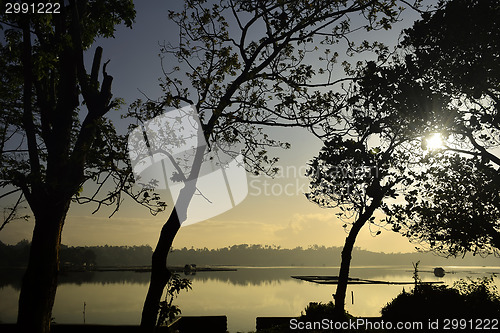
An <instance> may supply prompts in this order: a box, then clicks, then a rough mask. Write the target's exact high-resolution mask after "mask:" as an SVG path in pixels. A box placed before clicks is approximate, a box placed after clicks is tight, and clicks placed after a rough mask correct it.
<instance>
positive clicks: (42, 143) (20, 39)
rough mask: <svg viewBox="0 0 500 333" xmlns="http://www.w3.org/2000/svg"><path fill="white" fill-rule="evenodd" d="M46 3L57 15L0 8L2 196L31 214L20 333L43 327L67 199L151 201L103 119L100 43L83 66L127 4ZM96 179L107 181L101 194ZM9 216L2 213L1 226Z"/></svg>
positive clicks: (128, 18)
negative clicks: (135, 186) (92, 187)
mask: <svg viewBox="0 0 500 333" xmlns="http://www.w3.org/2000/svg"><path fill="white" fill-rule="evenodd" d="M29 3H30V2H28V4H29ZM29 8H32V7H29ZM53 8H54V10H56V8H57V11H58V13H54V14H44V15H37V14H31V13H24V14H23V13H19V14H14V13H12V14H7V13H5V12H2V14H0V22H1V23H2V30H4V40H3V41H2V45H1V48H0V52H1V53H2V55H3V56H4V57H1V58H2V59H1V61H0V65H1V68H0V71H1V73H2V80H1V87H0V92H1V96H0V103H1V108H0V109H1V111H0V112H2V117H1V120H0V135H1V137H0V139H1V145H0V148H1V161H2V169H1V170H0V173H1V176H0V179H1V180H0V186H1V187H2V188H3V190H4V194H2V196H1V198H2V199H3V200H9V196H10V195H17V196H18V197H17V198H18V199H17V200H16V199H15V200H14V202H15V204H14V207H13V209H12V212H15V211H16V208H19V207H20V204H21V203H22V202H23V201H24V200H26V202H27V204H28V205H29V209H30V210H31V213H32V214H33V216H34V220H35V227H34V230H33V237H32V240H31V242H32V243H31V248H30V258H29V263H28V266H27V269H26V272H25V275H24V278H23V282H22V289H21V294H20V297H19V311H18V326H19V330H20V331H21V332H49V331H50V321H51V311H52V306H53V303H54V298H55V293H56V287H57V275H58V271H59V249H60V243H61V233H62V229H63V225H64V221H65V218H66V214H67V212H68V209H69V207H70V204H71V202H73V201H78V202H95V203H97V205H98V208H99V207H100V206H102V205H113V204H116V205H117V206H116V209H118V206H119V204H120V202H121V194H120V193H121V192H120V190H122V191H124V192H125V193H129V194H130V195H132V196H133V197H134V198H135V199H137V200H138V201H141V202H142V203H143V204H145V205H147V204H149V202H145V201H143V200H141V197H138V196H137V195H134V194H133V193H132V192H131V191H132V181H133V177H132V174H131V169H130V166H129V164H127V162H128V158H127V157H128V156H127V155H126V152H125V149H124V147H126V138H125V137H124V136H120V135H118V134H117V133H116V132H115V130H114V128H113V125H112V124H111V123H110V121H109V120H106V118H105V115H106V114H107V113H108V112H109V111H110V110H112V109H116V108H118V107H119V105H120V103H119V100H113V99H112V94H111V85H112V80H113V77H112V76H111V75H109V74H108V73H107V71H106V65H107V62H106V63H104V65H103V66H102V76H103V79H102V81H101V82H99V70H100V68H101V57H102V52H103V50H102V48H100V47H98V48H97V49H96V52H95V55H94V60H93V63H92V68H91V71H90V73H89V72H87V70H86V68H85V65H84V52H85V50H87V49H88V48H89V47H90V46H91V44H92V43H94V41H95V39H96V38H98V37H112V36H113V33H114V27H115V26H116V25H117V24H120V23H124V24H125V25H126V26H128V27H131V25H132V22H133V20H134V17H135V11H134V7H133V3H132V1H126V0H110V1H69V3H68V2H64V4H63V3H62V2H57V3H54V6H53ZM87 181H94V182H97V184H98V185H99V186H98V189H97V191H96V193H94V194H93V195H92V194H91V195H90V196H87V195H86V192H85V191H83V192H82V190H83V185H84V183H86V182H87ZM104 183H106V184H107V185H106V186H110V184H113V185H114V186H115V187H114V190H112V191H111V192H110V193H108V194H106V195H104V196H103V197H101V196H99V195H98V194H100V193H101V192H102V191H101V190H102V188H103V186H104V185H103V184H104ZM158 208H162V207H158ZM152 209H154V207H152ZM15 217H16V214H9V215H7V220H5V221H4V222H3V223H2V226H4V225H5V224H6V223H8V222H10V221H12V220H13V218H15Z"/></svg>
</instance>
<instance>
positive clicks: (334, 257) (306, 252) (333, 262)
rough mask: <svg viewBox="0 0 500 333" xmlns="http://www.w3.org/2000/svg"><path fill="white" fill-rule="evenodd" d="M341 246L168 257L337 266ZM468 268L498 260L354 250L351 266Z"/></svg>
mask: <svg viewBox="0 0 500 333" xmlns="http://www.w3.org/2000/svg"><path fill="white" fill-rule="evenodd" d="M341 252H342V247H340V246H332V247H325V246H318V245H313V246H310V247H308V248H302V247H296V248H294V249H284V248H281V247H279V246H267V245H264V246H262V245H248V244H240V245H233V246H230V247H224V248H219V249H207V248H204V249H194V248H191V249H187V248H185V247H184V248H182V249H174V250H172V253H171V254H170V256H169V259H168V261H169V264H170V265H172V266H178V265H184V264H186V263H190V264H198V265H240V266H245V265H248V266H340V254H341ZM419 260H420V262H421V264H422V265H443V266H444V265H467V266H481V265H484V266H487V265H492V266H493V265H494V266H498V265H499V264H500V260H499V258H496V257H494V256H489V257H487V258H481V257H478V256H476V257H473V256H466V257H465V258H448V259H446V258H443V257H439V256H436V255H434V254H433V253H380V252H371V251H366V250H362V249H360V248H359V247H356V248H355V249H354V251H353V254H352V265H353V266H374V265H377V266H378V265H389V266H390V265H410V266H411V263H412V262H417V261H419Z"/></svg>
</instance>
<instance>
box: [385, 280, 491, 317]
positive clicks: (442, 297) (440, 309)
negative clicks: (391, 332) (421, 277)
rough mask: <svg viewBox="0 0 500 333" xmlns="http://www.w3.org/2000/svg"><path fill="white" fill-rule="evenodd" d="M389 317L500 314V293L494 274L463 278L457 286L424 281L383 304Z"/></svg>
mask: <svg viewBox="0 0 500 333" xmlns="http://www.w3.org/2000/svg"><path fill="white" fill-rule="evenodd" d="M381 313H382V318H384V319H387V320H394V321H396V320H402V319H405V320H413V319H436V318H440V319H444V318H450V319H452V318H460V319H462V318H464V319H473V318H498V317H500V296H499V295H498V292H497V290H496V287H495V286H494V285H493V278H483V279H477V280H475V281H474V280H471V279H468V280H463V279H462V280H460V281H458V282H456V283H455V284H454V285H453V287H448V286H435V285H430V284H425V283H423V282H420V283H418V284H416V286H415V288H414V289H413V290H412V291H410V292H405V290H404V289H403V292H402V293H401V294H399V295H398V296H397V297H396V298H394V299H393V300H392V301H391V302H389V303H388V304H387V305H385V306H384V307H383V308H382V311H381Z"/></svg>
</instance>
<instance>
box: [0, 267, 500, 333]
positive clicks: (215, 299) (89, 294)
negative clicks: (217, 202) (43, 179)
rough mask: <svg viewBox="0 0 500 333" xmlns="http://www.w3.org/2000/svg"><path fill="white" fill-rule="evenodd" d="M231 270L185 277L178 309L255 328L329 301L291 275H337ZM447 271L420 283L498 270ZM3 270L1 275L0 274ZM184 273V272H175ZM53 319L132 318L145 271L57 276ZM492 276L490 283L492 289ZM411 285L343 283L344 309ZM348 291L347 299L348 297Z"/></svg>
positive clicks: (380, 270)
mask: <svg viewBox="0 0 500 333" xmlns="http://www.w3.org/2000/svg"><path fill="white" fill-rule="evenodd" d="M234 268H236V269H237V271H234V272H227V271H222V272H198V273H196V274H195V275H189V276H187V277H189V278H190V279H191V280H192V287H193V290H191V291H189V292H187V293H186V292H182V293H181V295H180V296H179V298H178V299H176V300H175V301H174V304H177V305H179V306H180V308H181V310H182V314H183V315H226V316H227V320H228V330H229V332H231V333H233V332H249V331H255V318H256V317H259V316H298V315H300V312H301V311H303V310H304V308H305V307H306V306H307V304H308V303H309V302H324V303H326V302H328V301H330V300H332V293H334V292H335V285H320V284H315V283H311V282H306V281H300V280H296V279H293V278H291V277H290V276H291V275H338V267H234ZM443 268H444V269H445V271H447V272H449V273H447V274H446V275H445V276H444V277H442V278H438V277H435V276H434V274H433V273H432V269H433V267H426V266H422V267H419V269H420V270H421V272H420V277H421V279H422V280H423V281H443V282H444V283H445V284H450V285H451V284H453V282H454V281H456V280H458V279H460V278H465V277H470V278H472V279H476V278H478V277H483V276H491V275H492V273H496V274H498V273H500V267H483V266H481V267H471V266H468V267H464V266H461V267H459V266H443ZM7 273H8V274H7ZM412 274H413V269H412V267H411V266H404V267H403V266H372V267H353V268H352V269H351V277H357V278H364V279H372V280H384V281H404V282H410V281H412ZM181 275H182V276H183V277H184V274H181ZM20 277H21V273H20V272H2V274H1V276H0V300H1V301H0V322H3V323H10V322H15V320H16V313H17V300H18V297H19V288H20ZM59 280H60V281H59V287H58V290H57V296H56V301H55V305H54V310H53V317H54V318H55V321H56V322H57V323H76V324H78V323H83V303H84V302H85V303H86V322H87V323H89V324H90V323H92V324H129V325H137V324H138V323H139V322H140V315H141V310H142V304H143V302H144V298H145V295H146V291H147V286H148V282H149V273H136V272H81V273H65V274H62V275H61V276H60V279H59ZM499 280H500V279H499V278H495V284H496V285H497V287H500V281H499ZM403 287H404V288H405V289H406V290H408V289H410V288H412V286H411V285H408V286H402V285H350V286H349V287H348V292H347V298H346V308H347V310H348V311H349V312H350V313H351V314H353V315H355V316H379V315H380V309H381V308H382V306H384V305H385V304H386V303H387V302H389V301H390V300H391V299H392V298H394V297H396V295H397V294H399V293H400V292H401V290H402V289H403ZM351 291H352V292H353V296H354V299H352V295H351Z"/></svg>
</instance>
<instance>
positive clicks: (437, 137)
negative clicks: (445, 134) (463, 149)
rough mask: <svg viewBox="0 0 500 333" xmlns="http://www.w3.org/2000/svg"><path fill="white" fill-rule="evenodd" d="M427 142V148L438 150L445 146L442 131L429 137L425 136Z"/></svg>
mask: <svg viewBox="0 0 500 333" xmlns="http://www.w3.org/2000/svg"><path fill="white" fill-rule="evenodd" d="M425 141H426V143H427V149H429V150H436V149H440V148H443V138H442V137H441V133H434V134H431V135H430V136H429V137H427V138H425Z"/></svg>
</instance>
